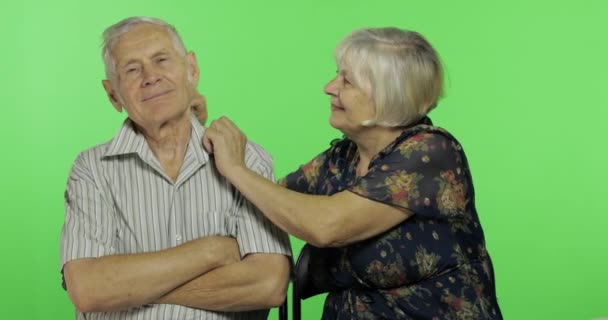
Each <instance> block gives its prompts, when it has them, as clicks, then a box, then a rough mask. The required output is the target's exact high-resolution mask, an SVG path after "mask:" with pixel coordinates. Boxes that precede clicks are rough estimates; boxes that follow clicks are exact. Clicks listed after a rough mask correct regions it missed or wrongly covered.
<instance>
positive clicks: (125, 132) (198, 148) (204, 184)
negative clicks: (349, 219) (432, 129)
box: [61, 117, 291, 320]
mask: <svg viewBox="0 0 608 320" xmlns="http://www.w3.org/2000/svg"><path fill="white" fill-rule="evenodd" d="M204 130H205V128H203V127H202V126H201V125H200V124H199V123H198V121H196V119H195V118H194V117H193V118H192V132H191V137H190V142H189V144H188V148H187V151H186V155H185V158H184V161H183V164H182V167H181V169H180V172H179V175H178V177H177V180H176V181H175V182H173V181H172V180H171V179H170V178H169V177H167V176H166V175H165V174H164V171H163V169H162V167H161V165H160V163H159V161H158V160H157V159H156V158H155V156H154V154H153V153H152V151H151V150H150V148H149V146H148V144H147V142H146V140H145V138H144V137H143V135H141V134H140V133H138V132H137V131H136V130H135V129H134V127H133V123H132V122H131V121H130V120H127V121H125V123H124V124H123V126H122V128H121V129H120V131H119V132H118V134H117V135H116V136H115V137H114V139H113V140H111V141H110V142H108V143H105V144H102V145H99V146H96V147H93V148H91V149H89V150H86V151H84V152H82V153H81V154H80V155H79V156H78V158H77V159H76V161H75V162H74V165H73V167H72V170H71V172H70V175H69V179H68V183H67V190H66V192H65V208H66V214H65V223H64V226H63V229H62V232H61V267H62V268H63V265H64V264H65V263H66V262H68V261H70V260H74V259H80V258H91V257H100V256H105V255H113V254H132V253H142V252H150V251H159V250H163V249H167V248H171V247H175V246H177V245H179V244H182V243H184V242H187V241H190V240H194V239H197V238H200V237H203V236H209V235H229V236H233V237H235V238H236V239H237V241H238V244H239V248H240V251H241V255H242V256H244V255H246V254H248V253H279V254H285V255H290V254H291V250H290V247H289V239H288V237H287V235H286V234H285V233H284V232H282V231H281V230H279V229H278V228H277V227H276V226H274V225H273V224H272V223H271V222H270V221H269V220H267V219H266V218H264V217H263V215H262V214H261V213H260V212H259V210H258V209H257V208H255V207H254V206H253V205H252V204H251V203H250V202H249V201H247V200H246V199H244V198H243V197H242V195H241V194H240V193H239V192H238V191H235V189H234V188H233V187H232V186H231V185H230V184H229V183H228V181H227V180H226V179H225V178H223V177H222V176H221V175H220V174H219V173H218V172H217V170H216V169H215V166H214V165H213V163H212V162H211V161H210V159H209V155H208V154H207V153H206V152H205V150H204V149H203V148H202V143H201V141H202V136H203V133H204ZM245 163H246V164H247V166H248V167H249V168H251V169H252V170H254V171H256V172H258V173H259V174H261V175H263V176H264V177H266V178H268V179H270V180H272V179H274V175H273V169H272V160H271V158H270V156H269V155H268V154H267V153H266V152H265V151H264V150H263V149H262V148H260V147H259V146H258V145H256V144H253V143H248V144H247V147H246V156H245ZM267 314H268V310H261V311H253V312H240V313H222V312H211V311H205V310H199V309H193V308H188V307H183V306H178V305H169V304H154V305H150V306H145V307H140V308H133V309H130V310H127V311H122V312H104V313H86V314H83V313H80V312H78V311H76V318H77V319H121V320H122V319H124V320H127V319H128V320H132V319H133V320H135V319H138V320H143V319H265V318H266V317H267Z"/></svg>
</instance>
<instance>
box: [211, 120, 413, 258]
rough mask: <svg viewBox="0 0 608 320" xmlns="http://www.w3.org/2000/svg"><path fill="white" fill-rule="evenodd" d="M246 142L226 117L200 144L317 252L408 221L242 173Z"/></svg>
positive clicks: (398, 212) (343, 197)
mask: <svg viewBox="0 0 608 320" xmlns="http://www.w3.org/2000/svg"><path fill="white" fill-rule="evenodd" d="M246 142H247V139H246V137H245V136H244V135H243V133H242V132H241V131H240V130H239V129H238V128H237V127H236V126H235V125H234V124H233V123H232V122H231V121H230V120H228V119H227V118H220V119H219V120H216V121H213V123H212V124H211V126H210V127H209V129H208V130H207V131H206V132H205V137H204V138H203V143H204V145H205V148H206V149H207V150H208V151H210V152H212V153H213V154H214V157H215V164H216V166H217V168H218V170H219V172H220V173H221V174H222V175H224V176H225V177H226V178H227V179H228V180H229V181H230V182H231V183H232V184H233V185H234V186H235V187H236V188H237V189H239V191H240V192H241V193H242V194H243V195H244V196H245V197H246V198H247V199H249V201H251V202H252V203H253V204H254V205H256V206H257V207H258V208H259V209H260V210H261V211H262V212H263V213H264V215H265V216H266V217H268V219H270V220H271V221H272V222H273V223H275V224H276V225H277V226H279V227H280V228H281V229H283V230H285V231H286V232H288V233H289V234H292V235H294V236H296V237H298V238H300V239H302V240H304V241H306V242H309V243H311V244H313V245H315V246H317V247H338V246H344V245H346V244H349V243H353V242H357V241H361V240H364V239H368V238H371V237H373V236H375V235H378V234H380V233H382V232H384V231H386V230H388V229H390V228H392V227H394V226H395V225H397V224H399V223H401V222H403V221H404V220H405V219H407V218H408V217H410V216H411V212H410V211H408V210H406V209H399V208H396V207H393V206H390V205H387V204H384V203H380V202H376V201H373V200H369V199H367V198H364V197H362V196H359V195H357V194H354V193H352V192H349V191H342V192H339V193H337V194H335V195H332V196H321V195H307V194H302V193H298V192H295V191H291V190H288V189H285V188H283V187H281V186H279V185H276V184H274V183H272V182H270V181H268V180H266V179H265V178H263V177H262V176H260V175H259V174H257V173H255V172H253V171H251V170H250V169H248V168H247V167H246V166H245V164H244V162H243V159H244V148H245V144H246Z"/></svg>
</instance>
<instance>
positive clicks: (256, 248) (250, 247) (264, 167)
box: [236, 143, 291, 257]
mask: <svg viewBox="0 0 608 320" xmlns="http://www.w3.org/2000/svg"><path fill="white" fill-rule="evenodd" d="M248 151H249V152H248V155H246V158H247V159H246V162H247V166H248V167H249V168H251V169H252V170H253V171H255V172H257V173H259V174H260V175H262V176H263V177H265V178H266V179H268V180H270V181H274V173H273V167H272V159H271V158H270V156H269V155H268V154H267V153H266V152H265V151H264V150H262V148H261V147H259V146H257V145H255V144H252V143H250V144H248ZM238 202H239V203H238V207H237V213H236V214H237V217H236V218H237V220H236V221H237V231H236V240H237V242H238V243H239V248H240V250H241V256H242V257H244V256H245V255H247V254H249V253H278V254H284V255H288V256H291V247H290V244H289V238H288V236H287V234H286V233H285V232H283V231H282V230H281V229H279V228H278V227H277V226H276V225H274V224H273V223H272V222H270V220H268V219H267V218H266V217H264V215H263V214H262V213H261V212H260V210H259V209H258V208H257V207H255V206H254V205H253V204H252V203H251V202H249V201H248V200H247V199H245V198H244V197H243V196H242V195H241V194H240V193H239V195H238Z"/></svg>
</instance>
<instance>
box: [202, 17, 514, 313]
mask: <svg viewBox="0 0 608 320" xmlns="http://www.w3.org/2000/svg"><path fill="white" fill-rule="evenodd" d="M335 57H336V63H337V66H338V73H337V75H336V77H335V78H334V79H332V80H331V81H330V82H329V83H328V84H327V85H326V87H325V93H326V94H327V95H329V97H330V100H331V116H330V119H329V122H330V124H331V126H332V127H334V128H336V129H338V130H340V131H341V132H343V133H344V136H345V137H344V138H343V139H341V140H339V141H334V142H333V143H332V144H331V147H330V148H329V149H327V150H326V151H324V152H322V153H321V154H320V155H318V156H317V157H315V158H314V159H312V160H311V161H310V162H308V163H306V164H305V165H303V166H302V167H300V169H299V170H297V171H295V172H293V173H291V174H289V175H287V177H285V178H284V179H282V180H281V181H280V184H279V185H276V184H273V183H271V182H269V181H267V180H266V179H264V178H263V177H261V176H259V175H258V174H256V173H255V172H254V171H252V170H250V169H248V168H247V167H246V166H245V164H244V162H243V155H244V151H243V150H244V149H245V148H246V138H245V136H244V135H243V134H242V132H241V131H240V130H239V129H238V128H237V127H236V126H235V125H234V124H233V123H232V122H231V121H230V120H228V119H227V118H220V119H219V120H216V121H214V122H212V124H211V125H210V126H209V128H208V129H207V131H206V134H205V138H204V139H203V140H204V141H203V143H204V144H205V147H206V148H207V150H209V151H210V152H213V153H214V156H215V161H216V165H217V167H218V170H219V171H220V172H221V174H223V175H224V176H225V177H226V178H227V179H228V180H229V181H230V182H231V183H232V184H233V185H234V186H235V187H236V188H238V189H239V190H240V191H241V192H242V193H243V194H244V195H245V196H246V197H247V198H248V199H249V200H250V201H251V202H253V203H254V204H255V205H256V206H258V207H259V208H260V210H261V211H262V212H263V213H264V214H265V215H266V216H267V217H268V218H269V219H270V220H271V221H272V222H274V223H275V224H276V225H278V226H279V227H280V228H281V229H283V230H285V231H287V232H288V233H290V234H292V235H294V236H296V237H298V238H300V239H302V240H305V241H306V242H308V243H310V244H312V245H314V246H315V247H318V248H319V249H317V250H315V251H314V252H313V254H314V256H313V257H312V258H311V259H313V260H315V259H316V262H315V263H313V264H312V265H311V268H313V270H311V272H312V273H313V274H315V275H316V276H317V279H320V278H322V279H324V280H323V282H324V283H321V285H322V286H326V287H328V288H330V292H329V295H328V296H327V300H326V302H325V307H324V312H323V319H379V318H382V319H501V318H502V316H501V313H500V310H499V307H498V304H497V301H496V296H495V286H494V276H493V271H492V270H493V269H492V264H491V261H490V257H489V256H488V252H487V250H486V246H485V243H484V235H483V231H482V228H481V225H480V223H479V218H478V216H477V212H476V209H475V201H474V191H473V182H472V180H471V174H470V171H469V167H468V164H467V160H466V157H465V154H464V152H463V150H462V147H461V146H460V144H459V143H458V141H456V139H455V138H454V137H453V136H452V135H451V134H449V133H448V132H447V131H446V130H444V129H441V128H439V127H436V126H434V125H433V124H432V123H431V120H430V119H429V118H428V117H427V114H428V113H429V111H431V110H432V109H433V108H434V107H435V106H436V104H437V100H438V98H439V97H440V95H441V92H442V80H443V78H442V67H441V64H440V61H439V58H438V56H437V53H436V52H435V50H434V49H433V48H432V47H431V45H430V44H429V43H428V42H427V41H426V40H425V39H424V38H423V37H422V36H421V35H420V34H418V33H416V32H412V31H404V30H400V29H397V28H379V29H365V30H359V31H355V32H354V33H352V34H350V35H349V36H347V37H346V38H345V39H344V40H343V41H342V42H341V43H340V44H339V45H338V47H337V49H336V52H335Z"/></svg>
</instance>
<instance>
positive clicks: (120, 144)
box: [103, 115, 209, 164]
mask: <svg viewBox="0 0 608 320" xmlns="http://www.w3.org/2000/svg"><path fill="white" fill-rule="evenodd" d="M190 121H191V124H192V132H191V135H190V142H189V143H188V151H187V152H188V153H190V152H192V153H193V155H194V156H195V157H196V159H197V160H198V161H199V162H200V163H201V164H204V163H206V162H207V161H208V160H209V153H207V151H205V149H204V148H203V135H204V134H205V127H203V126H202V125H201V124H200V122H199V121H198V119H197V118H196V116H194V115H192V116H191V118H190ZM149 153H151V152H150V150H149V146H148V143H147V142H146V139H145V138H144V135H143V134H141V132H139V131H138V130H137V129H136V128H135V125H134V123H133V121H132V120H131V119H129V118H127V119H126V120H125V121H124V122H123V124H122V127H121V128H120V130H119V131H118V133H117V134H116V135H115V136H114V138H113V139H112V141H111V142H110V145H109V146H108V149H107V151H106V152H105V154H104V155H103V157H104V158H105V157H112V156H118V155H126V154H138V155H139V156H140V157H142V158H143V157H144V156H145V154H149Z"/></svg>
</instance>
